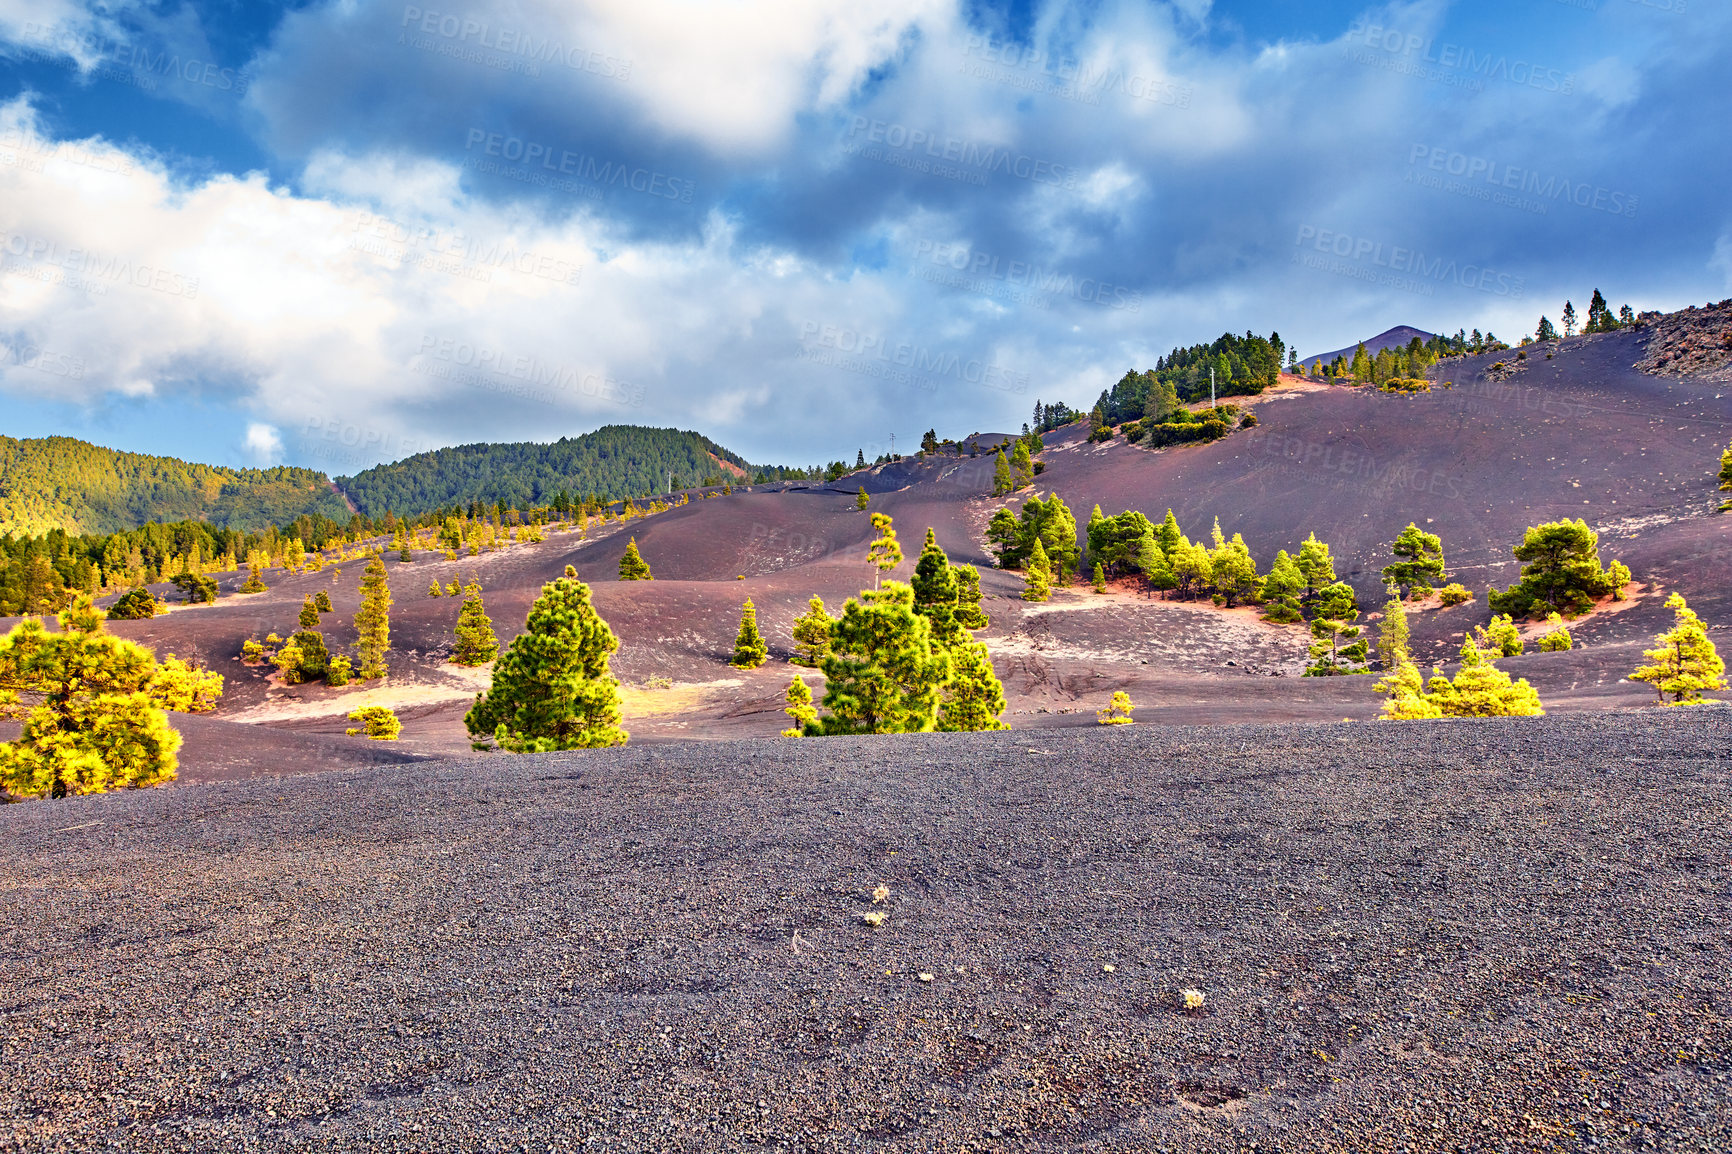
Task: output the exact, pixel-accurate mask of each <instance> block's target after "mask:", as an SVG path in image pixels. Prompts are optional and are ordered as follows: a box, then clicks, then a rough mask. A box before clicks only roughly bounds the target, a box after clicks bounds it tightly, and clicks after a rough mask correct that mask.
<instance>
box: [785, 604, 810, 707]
mask: <svg viewBox="0 0 1732 1154" xmlns="http://www.w3.org/2000/svg"><path fill="white" fill-rule="evenodd" d="M814 600H815V599H814ZM786 697H787V701H788V706H787V708H786V709H784V710H782V712H783V713H786V714H787V715H788V716H789V718H791V719H792V720H793V722H794V724H793V725H792V726H791V727H790V728H788V729H784V730H783V731H782V736H783V737H804V736H805V735H806V734H807V733H809V732H811V731H813V730H815V729H816V728H817V725H818V710H817V708H816V707H815V706H814V705H813V704H812V690H811V688H810V687H809V686H808V685H807V684H806V679H805V678H804V677H801V676H800V675H799V674H798V673H796V674H795V675H794V680H792V681H790V682H788V691H787V694H786Z"/></svg>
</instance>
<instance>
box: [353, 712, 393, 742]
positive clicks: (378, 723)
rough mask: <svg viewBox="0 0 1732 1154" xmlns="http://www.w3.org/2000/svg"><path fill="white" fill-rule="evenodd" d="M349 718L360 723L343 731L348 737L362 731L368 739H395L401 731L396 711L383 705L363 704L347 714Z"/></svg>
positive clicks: (359, 733)
mask: <svg viewBox="0 0 1732 1154" xmlns="http://www.w3.org/2000/svg"><path fill="white" fill-rule="evenodd" d="M349 720H350V721H359V722H360V723H361V725H360V727H359V728H357V729H345V730H344V731H343V732H344V733H346V734H348V735H349V736H350V737H357V736H360V735H361V734H363V733H364V734H366V735H367V740H369V741H396V740H397V735H398V734H399V733H402V732H403V723H402V722H400V721H398V720H397V715H396V713H394V712H392V710H391V709H390V708H389V707H388V706H384V705H363V706H362V707H361V708H359V709H357V710H355V711H354V712H353V713H351V714H349Z"/></svg>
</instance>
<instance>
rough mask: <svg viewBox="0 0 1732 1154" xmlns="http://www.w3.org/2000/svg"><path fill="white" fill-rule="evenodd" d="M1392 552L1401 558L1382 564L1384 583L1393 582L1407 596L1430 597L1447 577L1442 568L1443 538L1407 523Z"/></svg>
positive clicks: (1390, 583) (1389, 583)
mask: <svg viewBox="0 0 1732 1154" xmlns="http://www.w3.org/2000/svg"><path fill="white" fill-rule="evenodd" d="M1389 551H1390V552H1391V553H1393V554H1395V556H1396V557H1397V558H1399V560H1397V561H1396V562H1394V563H1393V564H1390V565H1385V566H1384V567H1383V583H1384V584H1385V585H1394V586H1396V587H1397V588H1399V589H1400V590H1401V591H1402V592H1403V593H1405V594H1407V595H1408V596H1411V597H1415V598H1420V597H1425V596H1428V595H1429V594H1430V593H1431V591H1432V589H1433V588H1435V587H1436V586H1439V585H1442V584H1443V583H1444V581H1445V580H1447V574H1446V573H1445V572H1444V567H1443V539H1442V538H1441V537H1438V536H1437V535H1436V534H1434V533H1427V532H1426V531H1425V530H1424V529H1421V528H1420V527H1419V526H1418V525H1417V524H1415V523H1413V522H1411V521H1410V522H1408V524H1407V528H1405V529H1403V530H1402V531H1401V532H1400V534H1399V535H1397V536H1396V538H1395V543H1394V544H1393V545H1391V546H1390V549H1389Z"/></svg>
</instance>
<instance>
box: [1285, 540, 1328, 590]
mask: <svg viewBox="0 0 1732 1154" xmlns="http://www.w3.org/2000/svg"><path fill="white" fill-rule="evenodd" d="M1294 564H1296V565H1298V567H1299V575H1300V576H1301V577H1303V578H1305V595H1306V596H1307V597H1312V596H1315V595H1316V594H1317V592H1318V591H1319V590H1320V589H1322V588H1324V587H1325V586H1327V585H1333V584H1335V561H1334V560H1333V559H1332V558H1331V557H1330V556H1329V546H1328V545H1325V544H1324V543H1323V542H1321V541H1319V540H1318V539H1317V534H1315V533H1312V534H1311V535H1310V536H1308V537H1306V538H1305V540H1304V542H1303V543H1302V544H1301V545H1300V546H1299V556H1298V558H1297V559H1296V560H1295V562H1294Z"/></svg>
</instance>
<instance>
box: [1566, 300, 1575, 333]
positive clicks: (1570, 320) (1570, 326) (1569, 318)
mask: <svg viewBox="0 0 1732 1154" xmlns="http://www.w3.org/2000/svg"><path fill="white" fill-rule="evenodd" d="M1564 335H1565V336H1566V337H1573V336H1575V335H1576V306H1575V305H1573V304H1571V303H1570V302H1569V301H1565V302H1564Z"/></svg>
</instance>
